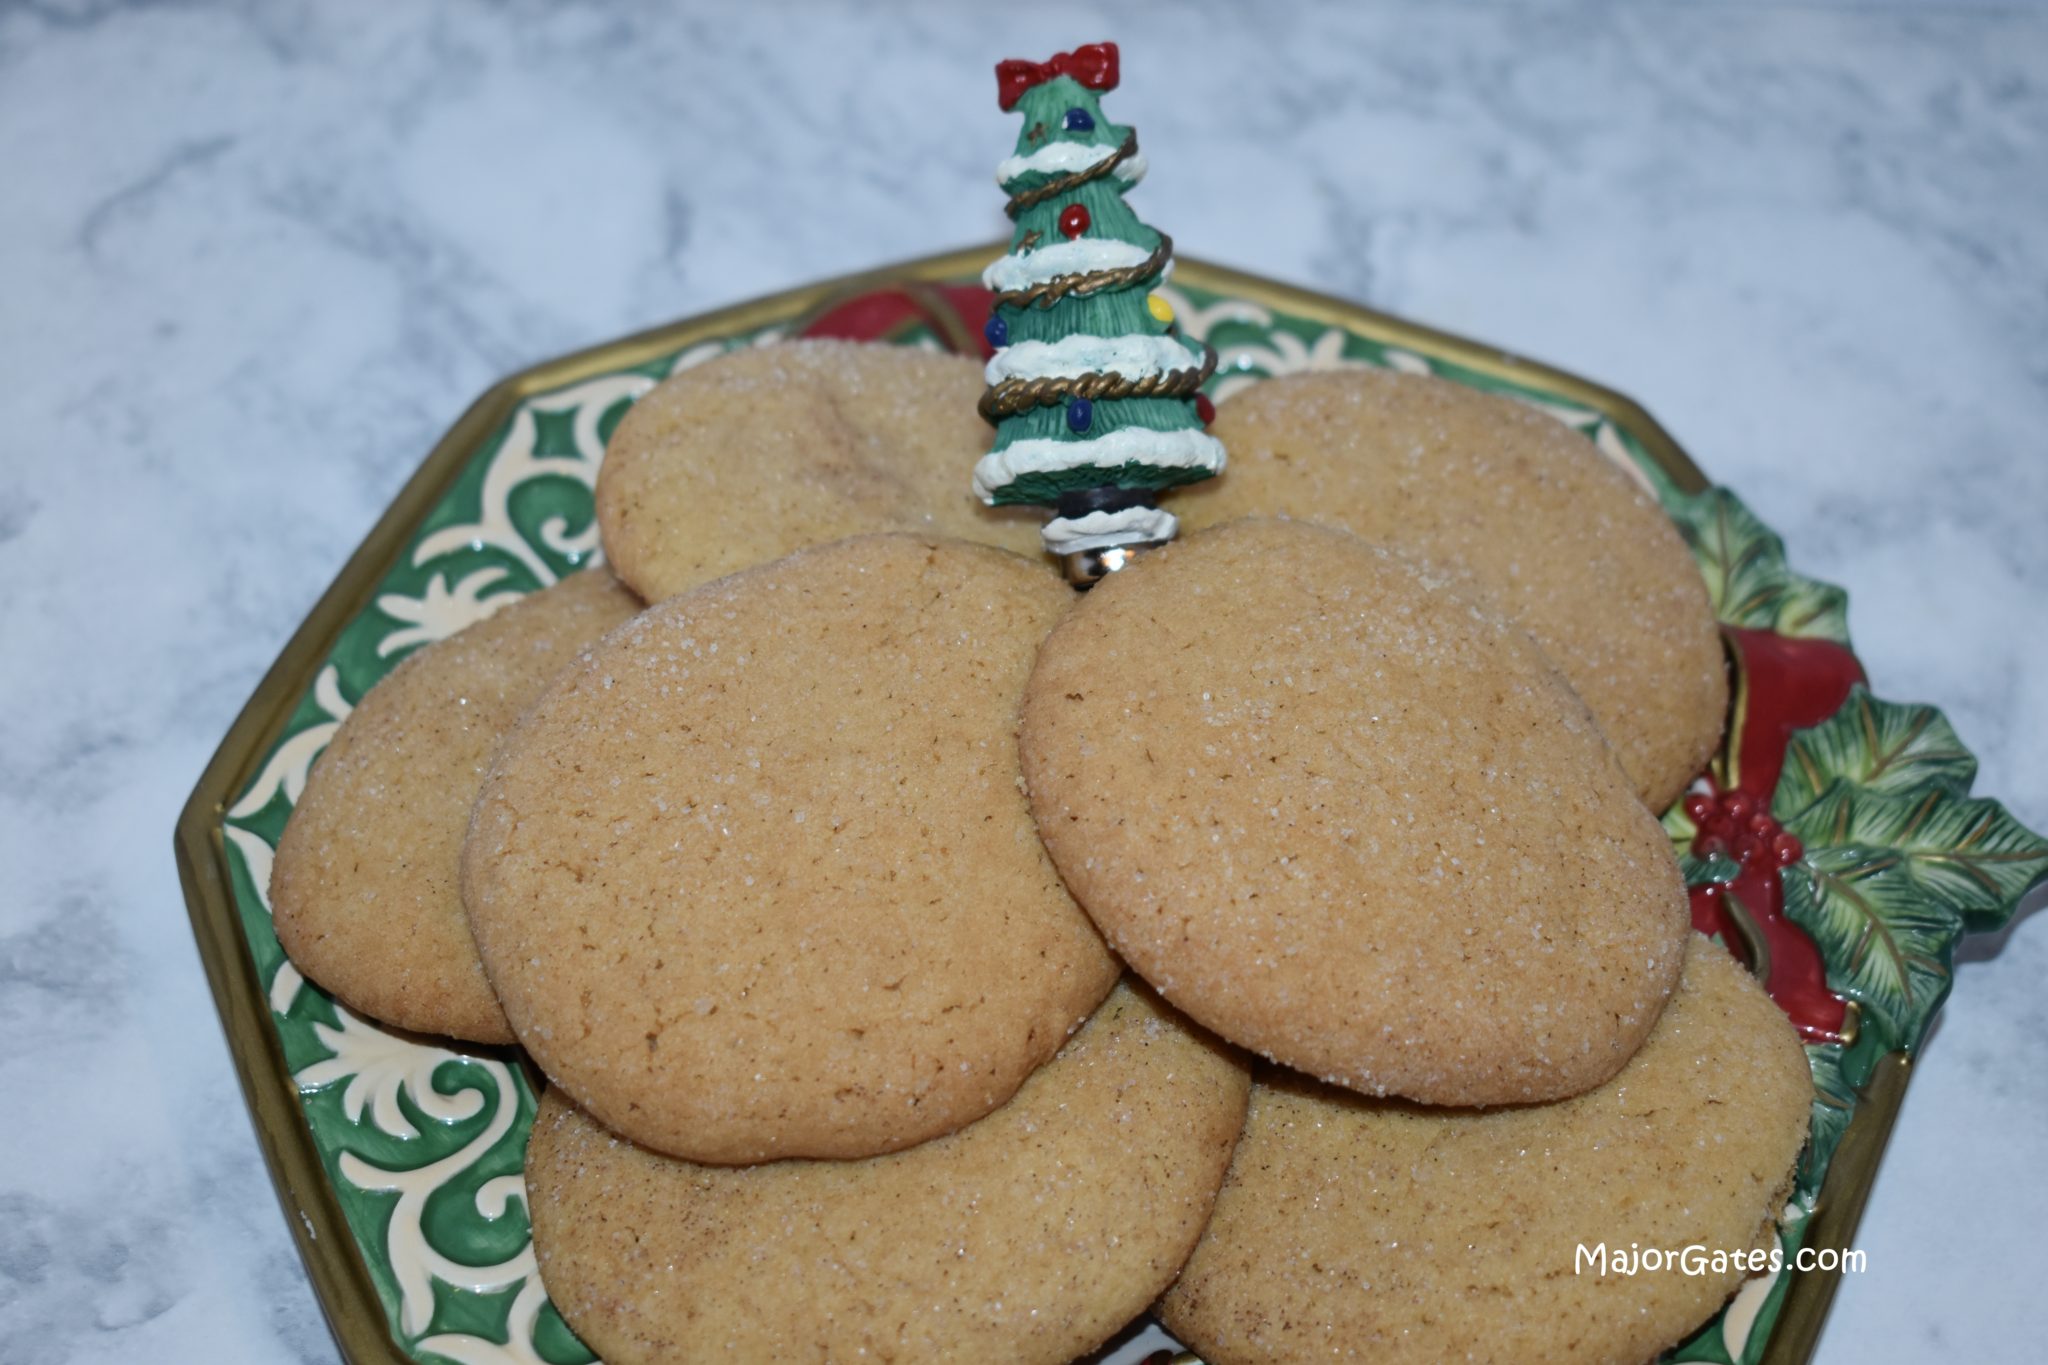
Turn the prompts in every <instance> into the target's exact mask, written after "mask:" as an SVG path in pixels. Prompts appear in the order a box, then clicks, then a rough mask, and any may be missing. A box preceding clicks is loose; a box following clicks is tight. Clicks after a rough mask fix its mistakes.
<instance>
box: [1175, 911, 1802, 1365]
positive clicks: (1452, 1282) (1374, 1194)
mask: <svg viewBox="0 0 2048 1365" xmlns="http://www.w3.org/2000/svg"><path fill="white" fill-rule="evenodd" d="M1812 1102H1813V1085H1812V1082H1811V1080H1810V1078H1809V1076H1808V1073H1807V1066H1806V1058H1805V1056H1804V1054H1803V1052H1802V1050H1801V1048H1800V1045H1799V1039H1798V1037H1797V1035H1796V1034H1795V1033H1794V1032H1793V1030H1792V1026H1791V1025H1790V1024H1789V1023H1788V1022H1787V1021H1786V1019H1785V1016H1784V1015H1783V1014H1782V1013H1781V1012H1780V1011H1779V1009H1778V1007H1777V1006H1776V1005H1775V1004H1773V1003H1772V1002H1771V1000H1770V997H1768V996H1767V995H1765V994H1764V992H1763V989H1762V987H1760V986H1758V985H1757V983H1756V981H1755V980H1754V979H1753V978H1752V977H1751V976H1750V975H1749V973H1748V972H1746V971H1744V970H1743V969H1742V967H1740V966H1739V965H1737V963H1736V962H1735V960H1734V959H1733V958H1731V957H1730V956H1729V955H1728V953H1727V952H1726V951H1725V950H1723V949H1722V948H1721V947H1720V946H1719V945H1718V944H1715V943H1713V942H1711V941H1709V940H1707V939H1704V938H1700V937H1698V936H1693V937H1692V939H1691V945H1690V949H1689V951H1688V953H1687V956H1686V963H1685V973H1684V976H1683V978H1682V980H1681V981H1680V984H1679V988H1678V992H1677V994H1676V995H1674V996H1673V997H1672V999H1671V1004H1670V1006H1669V1007H1668V1008H1667V1009H1666V1010H1665V1011H1664V1015H1663V1017H1662V1018H1661V1019H1659V1020H1658V1022H1657V1027H1656V1028H1655V1029H1654V1030H1652V1031H1651V1033H1650V1037H1649V1040H1648V1041H1647V1042H1645V1043H1644V1044H1643V1048H1642V1050H1641V1051H1640V1052H1638V1053H1637V1054H1636V1055H1635V1057H1634V1058H1633V1059H1631V1060H1630V1062H1629V1064H1628V1065H1627V1066H1626V1067H1624V1068H1623V1069H1622V1071H1621V1073H1620V1074H1619V1075H1617V1076H1616V1077H1615V1078H1614V1079H1613V1080H1611V1081H1609V1082H1608V1083H1607V1084H1605V1085H1603V1086H1601V1087H1599V1088H1598V1089H1596V1090H1593V1091H1590V1092H1588V1093H1587V1094H1584V1095H1580V1096H1577V1097H1576V1098H1573V1099H1569V1100H1563V1101H1560V1102H1558V1103H1556V1104H1543V1105H1526V1106H1517V1107H1512V1108H1505V1109H1495V1110H1458V1109H1429V1108H1423V1107H1421V1106H1416V1105H1410V1104H1404V1103H1400V1102H1398V1101H1386V1100H1368V1099H1363V1098H1361V1097H1359V1096H1357V1095H1352V1094H1348V1093H1346V1092H1344V1091H1341V1090H1334V1089H1330V1088H1327V1087H1324V1086H1319V1085H1317V1084H1316V1083H1315V1082H1313V1081H1311V1080H1309V1079H1307V1078H1306V1077H1300V1076H1285V1075H1283V1074H1282V1073H1278V1072H1265V1073H1261V1075H1260V1077H1259V1083H1258V1084H1257V1085H1256V1086H1255V1087H1254V1088H1253V1094H1252V1106H1251V1116H1250V1118H1249V1119H1248V1120H1247V1122H1246V1125H1245V1132H1244V1137H1243V1140H1242V1141H1241V1142H1240V1143H1239V1145H1238V1149H1237V1154H1236V1157H1235V1159H1234V1161H1233V1162H1232V1164H1231V1169H1230V1178H1229V1180H1228V1182H1227V1183H1226V1184H1225V1185H1224V1189H1223V1193H1222V1195H1221V1196H1220V1197H1219V1198H1218V1199H1217V1202H1216V1213H1215V1216H1214V1217H1213V1218H1212V1220H1211V1221H1210V1223H1209V1229H1208V1231H1207V1232H1206V1233H1205V1234H1204V1235H1203V1238H1202V1241H1201V1243H1200V1245H1199V1246H1197V1247H1196V1249H1195V1254H1194V1256H1193V1258H1192V1259H1191V1260H1190V1261H1189V1263H1188V1266H1187V1269H1186V1270H1185V1271H1184V1272H1183V1273H1182V1275H1181V1277H1180V1280H1179V1282H1178V1283H1177V1284H1175V1286H1174V1287H1173V1289H1172V1290H1171V1291H1169V1292H1168V1293H1167V1295H1166V1297H1165V1299H1164V1301H1163V1302H1162V1304H1161V1306H1160V1308H1161V1315H1162V1316H1163V1317H1164V1319H1165V1321H1166V1323H1167V1325H1168V1327H1170V1328H1171V1329H1172V1330H1173V1331H1174V1333H1175V1334H1176V1335H1178V1336H1179V1337H1180V1338H1181V1340H1183V1341H1185V1342H1186V1343H1188V1344H1189V1345H1190V1346H1192V1347H1194V1348H1195V1349H1196V1350H1197V1351H1198V1352H1200V1354H1201V1356H1202V1359H1203V1360H1205V1361H1207V1362H1208V1365H1253V1363H1254V1362H1278V1361H1294V1360H1305V1359H1309V1358H1311V1357H1314V1358H1316V1359H1332V1358H1336V1357H1338V1356H1342V1357H1343V1358H1345V1359H1351V1358H1353V1357H1356V1358H1359V1359H1371V1360H1386V1361H1432V1362H1433V1361H1442V1360H1474V1361H1534V1360H1573V1361H1586V1362H1589V1363H1591V1365H1601V1363H1602V1362H1612V1365H1636V1362H1639V1361H1644V1360H1648V1359H1651V1358H1652V1357H1654V1356H1655V1355H1656V1354H1657V1353H1658V1352H1659V1351H1661V1350H1663V1349H1664V1348H1665V1347H1667V1346H1669V1345H1671V1344H1672V1343H1673V1342H1675V1341H1677V1340H1678V1339H1680V1338H1681V1337H1683V1336H1684V1335H1685V1334H1686V1333H1687V1332H1689V1331H1691V1330H1692V1329H1693V1328H1694V1327H1695V1326H1697V1325H1698V1324H1699V1323H1700V1322H1702V1321H1704V1320H1705V1319H1706V1318H1707V1317H1708V1315H1710V1314H1711V1313H1713V1312H1714V1310H1715V1309H1717V1308H1719V1307H1720V1306H1721V1303H1722V1301H1723V1300H1725V1299H1726V1298H1727V1297H1728V1295H1729V1294H1730V1293H1731V1292H1733V1291H1734V1289H1735V1288H1736V1286H1737V1285H1738V1284H1739V1283H1741V1281H1742V1280H1743V1279H1744V1278H1745V1277H1746V1273H1747V1272H1748V1271H1749V1270H1750V1269H1762V1268H1763V1267H1762V1266H1761V1265H1757V1266H1746V1265H1741V1264H1738V1263H1737V1262H1736V1257H1737V1256H1738V1255H1744V1254H1746V1253H1752V1252H1764V1251H1766V1250H1767V1249H1768V1248H1769V1247H1770V1246H1771V1245H1773V1232H1774V1225H1775V1222H1776V1219H1777V1217H1778V1214H1779V1211H1780V1209H1781V1208H1783V1206H1784V1202H1785V1198H1786V1195H1787V1192H1788V1190H1789V1187H1790V1182H1791V1177H1792V1171H1793V1162H1794V1161H1795V1160H1796V1159H1797V1156H1798V1153H1799V1150H1800V1147H1801V1146H1802V1145H1803V1144H1804V1142H1805V1140H1806V1125H1807V1115H1808V1110H1809V1107H1810V1106H1811V1104H1812ZM1582 1247H1583V1248H1585V1250H1586V1253H1587V1256H1581V1254H1580V1248H1582ZM1687 1248H1693V1249H1696V1251H1697V1253H1698V1257H1697V1264H1698V1267H1699V1268H1700V1270H1701V1272H1702V1273H1697V1274H1694V1273H1689V1272H1688V1269H1687V1265H1688V1264H1691V1263H1680V1264H1677V1265H1670V1266H1666V1265H1662V1264H1656V1265H1654V1266H1653V1265H1652V1264H1651V1263H1650V1262H1648V1261H1644V1262H1641V1263H1640V1264H1641V1265H1642V1266H1644V1267H1648V1268H1642V1269H1639V1270H1635V1273H1628V1272H1629V1271H1630V1270H1632V1269H1634V1268H1635V1267H1636V1266H1637V1265H1638V1262H1636V1261H1634V1260H1625V1259H1624V1258H1625V1255H1626V1254H1627V1253H1630V1252H1631V1251H1632V1250H1633V1251H1640V1250H1643V1249H1654V1250H1655V1251H1657V1252H1660V1253H1668V1254H1672V1255H1674V1256H1682V1255H1684V1254H1686V1249H1687ZM1600 1249H1604V1250H1605V1251H1607V1252H1608V1253H1610V1259H1609V1260H1608V1261H1607V1262H1606V1273H1601V1263H1600V1262H1599V1261H1598V1260H1594V1259H1589V1257H1590V1256H1592V1255H1594V1254H1596V1253H1597V1251H1598V1250H1600ZM1716 1253H1720V1255H1719V1256H1718V1258H1717V1257H1716Z"/></svg>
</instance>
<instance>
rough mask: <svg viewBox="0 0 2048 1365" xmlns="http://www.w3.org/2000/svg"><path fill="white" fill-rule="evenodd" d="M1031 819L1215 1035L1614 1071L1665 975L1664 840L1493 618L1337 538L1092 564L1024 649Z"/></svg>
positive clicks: (1488, 1072) (1137, 951) (1567, 1089)
mask: <svg viewBox="0 0 2048 1365" xmlns="http://www.w3.org/2000/svg"><path fill="white" fill-rule="evenodd" d="M1018 742H1019V747H1020V750H1021V754H1022V761H1023V768H1024V774H1025V778H1026V781H1027V784H1028V787H1029V791H1030V798H1031V807H1032V812H1033V814H1034V815H1035V816H1036V818H1037V821H1038V828H1039V832H1040V834H1041V835H1042V836H1043V838H1044V840H1045V843H1046V847H1047V848H1048V849H1050V850H1051V852H1052V856H1053V861H1054V863H1055V864H1057V865H1058V867H1059V869H1060V873H1061V875H1062V876H1063V877H1065V878H1066V881H1067V885H1068V886H1069V887H1070V888H1071V889H1072V891H1073V893H1074V895H1075V897H1076V898H1077V899H1078V900H1080V902H1081V904H1082V905H1083V906H1085V907H1086V908H1087V910H1088V913H1089V914H1090V915H1091V916H1092V917H1093V918H1094V920H1095V922H1096V923H1097V924H1098V925H1099V926H1100V927H1101V928H1102V930H1103V932H1104V934H1105V935H1106V936H1107V937H1108V938H1109V941H1110V943H1111V944H1112V945H1113V946H1114V947H1115V948H1116V949H1117V951H1118V952H1120V953H1121V954H1122V955H1123V956H1124V957H1125V959H1126V960H1127V961H1129V963H1130V964H1131V966H1132V967H1134V968H1135V969H1137V971H1138V972H1139V973H1140V974H1142V975H1143V976H1144V977H1145V979H1146V980H1148V981H1150V982H1151V983H1152V984H1153V985H1154V986H1156V987H1158V988H1159V990H1160V991H1161V992H1162V993H1163V994H1164V995H1165V996H1166V997H1167V998H1168V999H1169V1000H1171V1001H1173V1003H1174V1004H1176V1005H1178V1006H1179V1007H1180V1008H1182V1009H1184V1010H1186V1011H1187V1012H1188V1014H1189V1015H1190V1016H1192V1017H1193V1018H1194V1019H1195V1020H1196V1021H1197V1022H1199V1023H1202V1024H1204V1025H1206V1026H1207V1027H1209V1028H1211V1029H1214V1030H1215V1031H1216V1032H1218V1033H1220V1034H1222V1035H1223V1036H1224V1037H1225V1038H1228V1039H1230V1040H1231V1041H1232V1042H1236V1043H1239V1044H1241V1045H1243V1046H1245V1047H1249V1048H1251V1049H1253V1050H1255V1051H1257V1052H1260V1053H1263V1054H1264V1055H1266V1056H1267V1057H1270V1058H1272V1059H1274V1060H1276V1061H1280V1062H1283V1063H1285V1064H1287V1065H1289V1066H1293V1067H1297V1068H1300V1069H1302V1070H1305V1071H1308V1072H1310V1073H1312V1074H1314V1075H1316V1076H1319V1077H1322V1078H1324V1079H1326V1080H1329V1081H1333V1082H1335V1083H1337V1084H1341V1085H1345V1086H1349V1087H1351V1088H1353V1089H1356V1090H1360V1091H1364V1092H1367V1093H1372V1094H1389V1093H1391V1094H1398V1095H1405V1096H1407V1097H1409V1098H1411V1099H1418V1100H1423V1101H1426V1102H1430V1103H1437V1104H1480V1103H1489V1104H1490V1103H1502V1102H1510V1101H1527V1100H1541V1099H1555V1098H1558V1097H1560V1096H1564V1095H1570V1094H1576V1093H1577V1092H1579V1091H1581V1090H1585V1089H1587V1088H1589V1087H1591V1086H1593V1085H1597V1084H1599V1083H1600V1082H1601V1081H1604V1080H1606V1079H1607V1078H1608V1077H1609V1076H1611V1075H1613V1074H1614V1072H1615V1071H1616V1070H1617V1069H1619V1068H1620V1066H1621V1065H1622V1063H1624V1062H1625V1061H1627V1060H1628V1058H1629V1056H1630V1055H1631V1054H1632V1053H1633V1052H1634V1051H1635V1050H1636V1047H1637V1046H1638V1045H1639V1044H1640V1043H1641V1042H1642V1039H1643V1037H1644V1036H1645V1035H1646V1034H1647V1033H1648V1032H1649V1030H1650V1026H1651V1025H1652V1024H1653V1023H1655V1022H1656V1018H1657V1013H1658V1011H1659V1010H1660V1009H1662V1008H1663V1005H1664V1001H1665V999H1666V997H1667V996H1668V995H1669V994H1670V990H1671V987H1672V985H1673V984H1674V983H1675V982H1676V981H1677V979H1678V969H1679V960H1680V958H1681V956H1682V955H1683V952H1684V943H1685V934H1686V926H1687V923H1688V910H1687V906H1686V899H1685V891H1684V887H1683V886H1682V884H1681V881H1680V878H1679V873H1678V866H1677V863H1676V861H1675V859H1674V858H1673V856H1672V853H1671V845H1670V841H1669V840H1668V839H1667V838H1666V837H1665V835H1664V832H1663V830H1662V829H1661V828H1660V827H1659V826H1658V824H1657V822H1656V820H1655V819H1654V818H1653V817H1652V816H1651V815H1650V813H1649V812H1648V811H1647V810H1645V809H1644V808H1643V806H1642V803H1641V802H1639V801H1638V800H1636V798H1635V794H1634V792H1633V790H1632V789H1631V787H1630V785H1629V782H1628V780H1627V777H1626V775H1625V774H1624V773H1623V772H1622V771H1621V769H1620V767H1619V766H1618V765H1617V764H1616V763H1615V761H1614V758H1613V756H1612V754H1611V753H1610V752H1609V751H1608V748H1607V745H1606V743H1605V741H1604V740H1603V739H1602V738H1601V736H1600V732H1599V729H1598V727H1597V726H1595V725H1594V724H1593V722H1592V719H1591V717H1589V716H1588V715H1587V714H1586V710H1585V707H1584V706H1583V705H1582V704H1581V703H1580V702H1579V700H1578V698H1577V697H1576V696H1574V695H1573V694H1572V691H1571V689H1570V687H1569V686H1567V685H1566V683H1565V682H1564V680H1563V679H1562V678H1561V677H1560V676H1559V675H1558V674H1557V672H1556V670H1555V669H1553V668H1552V667H1551V666H1550V665H1549V663H1548V662H1547V661H1546V660H1545V659H1544V657H1543V654H1542V652H1541V651H1540V650H1538V649H1537V648H1536V646H1535V645H1534V643H1533V642H1531V641H1530V639H1529V637H1528V636H1527V635H1526V634H1525V633H1524V632H1522V631H1520V630H1516V629H1514V628H1512V627H1510V626H1506V625H1503V624H1502V623H1500V622H1499V621H1498V620H1497V619H1495V618H1494V617H1492V616H1491V615H1488V614H1487V613H1485V612H1483V611H1482V610H1480V609H1479V608H1478V607H1476V606H1474V605H1473V604H1472V603H1471V602H1470V601H1469V600H1468V599H1466V598H1464V597H1462V596H1460V595H1458V594H1457V593H1456V592H1454V591H1453V590H1452V589H1451V588H1450V587H1448V586H1446V585H1445V584H1444V583H1442V582H1440V581H1438V580H1437V579H1434V578H1432V577H1431V576H1429V575H1428V574H1427V573H1426V572H1424V571H1422V570H1420V569H1418V568H1417V567H1415V566H1414V565H1413V564H1412V563H1411V562H1409V561H1407V560H1404V559H1402V558H1400V557H1399V556H1397V555H1395V554H1393V553H1391V552H1389V551H1387V550H1384V549H1381V548H1379V547H1376V546H1372V545H1368V544H1367V543H1365V542H1364V541H1361V540H1359V539H1358V538H1357V537H1355V536H1352V535H1350V534H1349V533H1347V532H1343V531H1336V530H1331V529H1327V528H1325V527H1320V526H1314V525H1311V524H1309V523H1306V522H1291V521H1268V520H1257V519H1249V520H1245V521H1239V522H1234V523H1231V524H1229V525H1225V526H1220V527H1215V528H1212V529H1210V530H1208V531H1203V532H1199V533H1196V534H1194V535H1192V536H1189V537H1187V538H1185V539H1183V540H1182V541H1180V542H1179V543H1177V544H1174V545H1170V546H1168V547H1166V548H1165V549H1162V550H1156V551H1152V552H1151V553H1149V554H1147V555H1145V556H1143V557H1141V558H1140V559H1139V560H1138V561H1137V562H1136V563H1135V564H1134V565H1133V566H1132V567H1130V568H1127V569H1124V570H1123V571H1122V572H1120V573H1116V574H1113V575H1111V576H1110V577H1109V578H1108V579H1107V580H1105V581H1104V582H1103V583H1101V584H1100V585H1098V586H1097V587H1096V588H1095V589H1094V590H1093V591H1091V592H1090V593H1089V594H1088V595H1087V596H1086V597H1085V598H1083V599H1082V601H1081V602H1080V604H1079V605H1078V606H1077V607H1076V608H1075V609H1074V610H1073V611H1072V612H1070V613H1069V614H1068V616H1067V617H1066V619H1065V620H1064V621H1062V622H1061V624H1060V625H1059V627H1058V628H1057V629H1056V630H1054V631H1053V633H1052V635H1051V636H1050V637H1049V638H1048V639H1047V640H1046V642H1045V644H1044V646H1043V647H1042V648H1041V649H1040V651H1039V657H1038V663H1037V666H1036V668H1035V669H1034V671H1033V673H1032V676H1031V681H1030V686H1029V688H1028V689H1027V691H1026V695H1025V701H1024V708H1023V716H1022V722H1021V726H1020V731H1019V741H1018Z"/></svg>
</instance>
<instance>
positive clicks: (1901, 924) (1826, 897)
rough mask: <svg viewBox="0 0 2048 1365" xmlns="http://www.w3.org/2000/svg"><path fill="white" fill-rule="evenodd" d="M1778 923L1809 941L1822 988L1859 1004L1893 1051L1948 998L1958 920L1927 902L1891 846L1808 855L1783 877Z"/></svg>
mask: <svg viewBox="0 0 2048 1365" xmlns="http://www.w3.org/2000/svg"><path fill="white" fill-rule="evenodd" d="M1785 916H1786V918H1788V919H1790V920H1791V921H1792V922H1793V923H1795V924H1798V925H1799V926H1801V927H1802V928H1804V929H1805V930H1806V932H1808V933H1809V934H1811V935H1813V939H1814V942H1815V943H1816V944H1818V945H1819V946H1820V950H1821V956H1822V957H1824V958H1825V959H1826V960H1827V965H1828V987H1829V989H1831V990H1833V991H1835V992H1836V993H1837V994H1840V995H1843V996H1847V997H1848V998H1850V999H1852V1000H1856V1001H1859V1002H1861V1003H1862V1005H1863V1017H1864V1022H1865V1026H1866V1027H1868V1026H1870V1025H1871V1024H1872V1023H1873V1021H1874V1022H1875V1023H1877V1024H1878V1025H1880V1026H1882V1027H1884V1028H1885V1030H1886V1036H1887V1038H1888V1039H1889V1040H1890V1041H1891V1043H1892V1044H1893V1045H1894V1046H1899V1047H1911V1046H1913V1045H1914V1044H1916V1043H1917V1042H1919V1040H1920V1034H1921V1031H1922V1030H1923V1029H1924V1028H1925V1027H1926V1024H1927V1021H1928V1020H1929V1019H1930V1018H1932V1017H1933V1015H1934V1012H1935V1010H1937V1009H1939V1008H1940V1007H1941V1002H1942V1001H1943V1000H1944V999H1946V998H1947V997H1948V989H1949V982H1950V975H1949V953H1950V950H1951V949H1953V948H1954V946H1955V941H1956V938H1957V936H1958V935H1959V934H1961V932H1962V923H1961V920H1960V919H1959V918H1958V917H1957V915H1956V914H1955V912H1954V911H1953V910H1951V909H1950V908H1949V907H1948V906H1946V905H1944V904H1942V903H1941V902H1940V901H1938V900H1936V899H1934V898H1932V897H1929V896H1928V895H1926V894H1925V893H1924V892H1923V891H1922V890H1921V888H1920V887H1919V886H1918V885H1917V884H1916V883H1915V882H1914V880H1913V878H1912V876H1911V875H1910V874H1909V873H1908V872H1907V870H1906V866H1905V860H1904V859H1902V858H1901V857H1900V856H1899V855H1898V854H1897V853H1895V852H1894V851H1893V850H1891V849H1888V848H1874V847H1865V846H1858V845H1851V846H1848V847H1841V848H1809V849H1808V850H1807V854H1806V857H1805V858H1804V859H1803V860H1801V861H1800V862H1797V863H1795V864H1793V865H1792V866H1791V867H1788V868H1786V869H1785Z"/></svg>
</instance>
